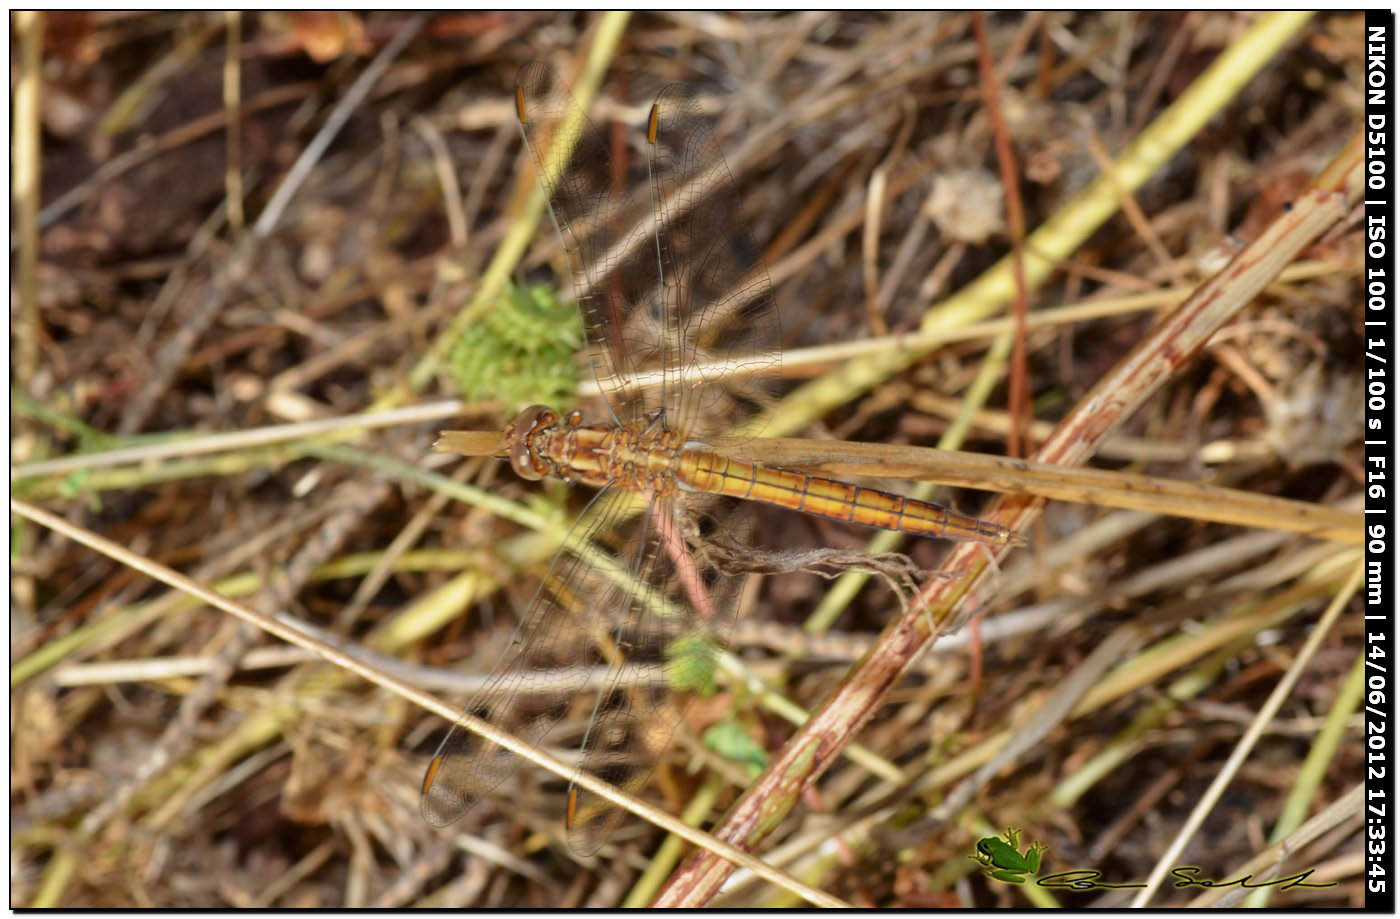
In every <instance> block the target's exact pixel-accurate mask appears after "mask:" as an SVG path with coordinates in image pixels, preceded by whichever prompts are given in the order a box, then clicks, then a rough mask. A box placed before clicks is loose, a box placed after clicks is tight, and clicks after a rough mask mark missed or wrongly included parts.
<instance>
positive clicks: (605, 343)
mask: <svg viewBox="0 0 1400 919" xmlns="http://www.w3.org/2000/svg"><path fill="white" fill-rule="evenodd" d="M515 103H516V115H517V117H518V118H519V121H520V130H521V133H522V134H524V136H525V143H526V145H527V146H528V147H529V148H530V152H531V154H532V155H533V157H534V160H535V166H536V169H537V170H538V175H539V179H540V184H541V185H542V186H543V187H544V188H545V191H546V192H547V193H548V196H549V209H550V213H551V215H552V216H553V219H554V224H555V227H556V228H557V229H558V231H559V237H560V239H561V240H562V242H563V245H564V251H565V252H566V253H567V254H568V261H569V273H570V275H571V280H572V283H573V288H574V297H575V299H576V300H577V301H578V305H579V310H580V311H581V312H582V314H583V322H584V328H585V330H586V333H587V336H588V340H589V346H590V356H591V358H592V362H593V372H594V376H595V377H596V378H597V380H598V384H599V388H600V389H602V391H603V392H604V394H605V395H607V396H608V399H609V402H610V404H611V405H612V409H613V414H614V415H616V417H617V419H618V420H619V421H620V422H623V423H629V422H633V421H639V420H641V419H643V418H645V417H648V416H650V415H652V414H654V413H655V411H656V409H657V408H659V407H660V403H659V401H658V398H659V396H658V394H657V393H656V391H655V390H652V391H650V393H649V394H648V393H646V392H639V391H638V390H637V389H636V387H635V386H634V383H635V382H636V379H637V376H638V373H639V372H640V371H641V370H643V369H645V368H646V367H647V365H648V363H649V360H650V356H651V355H652V354H654V353H655V351H656V335H655V322H654V320H653V319H652V317H653V312H654V311H653V310H652V308H651V305H652V304H654V303H657V302H658V300H659V297H658V286H659V281H658V275H657V269H656V247H655V244H654V242H652V237H651V229H650V226H649V224H650V221H649V220H648V219H646V217H647V206H648V202H646V201H644V200H641V199H638V200H637V201H635V202H633V203H632V206H630V207H629V204H628V201H627V198H626V195H624V194H623V192H622V190H621V188H622V187H624V186H625V185H626V184H627V183H626V176H625V175H624V174H622V173H620V172H614V165H615V164H614V160H613V157H612V156H611V155H610V154H609V150H608V143H607V140H606V139H605V138H604V136H603V135H602V134H601V133H600V132H599V131H598V129H597V128H595V127H594V126H593V124H592V123H591V122H590V121H589V120H588V118H587V117H586V116H585V115H584V114H583V112H582V111H580V110H579V108H578V106H577V105H576V104H575V103H574V101H573V98H572V97H571V96H570V95H569V92H568V90H567V89H566V88H565V87H564V85H563V83H562V81H561V80H560V79H559V77H558V75H557V74H556V73H555V72H554V70H553V69H551V68H550V67H549V66H548V65H546V64H543V63H539V62H534V63H530V64H526V65H525V66H524V67H522V68H521V69H520V72H519V74H518V76H517V77H516V83H515ZM562 151H568V154H567V158H566V159H564V158H563V157H562V155H561V153H562ZM551 157H554V158H555V162H551V159H550V158H551ZM561 159H562V162H559V160H561ZM619 390H625V391H626V392H627V393H628V395H626V396H622V395H620V394H619Z"/></svg>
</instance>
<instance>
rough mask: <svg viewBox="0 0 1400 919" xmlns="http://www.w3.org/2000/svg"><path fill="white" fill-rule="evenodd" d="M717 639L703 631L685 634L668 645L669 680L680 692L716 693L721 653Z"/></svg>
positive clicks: (667, 665) (667, 671)
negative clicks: (712, 639) (716, 674)
mask: <svg viewBox="0 0 1400 919" xmlns="http://www.w3.org/2000/svg"><path fill="white" fill-rule="evenodd" d="M717 650H718V649H716V648H715V645H714V643H713V642H711V641H710V640H709V639H708V638H706V637H705V636H703V635H696V634H690V635H682V636H681V637H680V638H676V639H673V640H672V641H671V642H670V643H668V644H667V645H666V648H665V650H664V651H663V652H662V654H663V655H664V656H665V658H666V681H667V682H668V683H670V684H671V688H672V689H675V690H676V691H678V692H698V693H699V694H700V695H702V696H713V695H714V694H715V692H716V690H718V689H719V686H718V685H717V684H716V683H715V670H716V669H717V668H718V666H719V656H718V653H717Z"/></svg>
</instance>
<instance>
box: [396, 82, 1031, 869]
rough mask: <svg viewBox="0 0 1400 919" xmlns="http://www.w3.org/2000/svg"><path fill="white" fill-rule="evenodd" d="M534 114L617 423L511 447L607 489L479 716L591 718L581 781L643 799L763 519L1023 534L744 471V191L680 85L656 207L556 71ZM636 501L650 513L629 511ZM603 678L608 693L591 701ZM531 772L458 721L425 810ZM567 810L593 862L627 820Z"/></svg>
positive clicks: (535, 731)
mask: <svg viewBox="0 0 1400 919" xmlns="http://www.w3.org/2000/svg"><path fill="white" fill-rule="evenodd" d="M515 107H516V115H517V117H518V120H519V125H520V130H521V133H522V134H523V136H524V140H525V144H526V146H527V147H528V148H529V150H530V152H531V154H532V155H533V158H534V161H535V165H536V169H537V174H538V177H539V179H540V182H541V184H542V186H543V187H544V190H545V192H546V194H547V196H548V200H549V210H550V213H551V215H552V217H553V221H554V223H555V226H556V229H557V230H558V233H559V236H560V238H561V240H562V242H563V248H564V252H565V253H566V255H567V262H568V265H569V269H570V274H571V276H572V283H573V289H574V295H575V298H576V300H577V302H578V306H579V309H580V311H581V313H582V316H583V320H584V327H585V332H586V337H587V339H588V343H589V348H590V355H591V359H592V365H593V372H594V375H595V376H596V378H597V379H598V381H599V387H600V390H601V391H603V392H604V394H605V396H606V398H607V402H608V407H609V410H610V413H611V416H612V417H611V419H609V420H608V421H606V422H603V423H595V424H585V423H584V420H583V414H582V412H580V411H577V410H576V411H570V412H567V413H562V414H561V413H560V412H557V411H555V410H553V409H551V408H547V407H544V406H539V405H535V406H531V407H529V408H526V409H525V410H524V411H522V412H520V413H519V414H518V415H517V416H516V417H515V418H514V420H513V421H511V423H510V424H509V426H508V427H507V428H506V429H505V432H504V434H503V435H497V436H495V437H494V438H493V440H492V442H493V443H497V444H499V445H500V446H498V447H497V449H496V450H495V451H494V452H495V454H496V455H497V456H499V457H501V458H503V459H506V460H508V461H509V463H510V466H511V468H512V469H513V470H514V471H515V473H516V474H517V475H519V476H520V477H521V478H523V479H527V480H538V479H542V478H546V477H554V478H558V479H563V480H564V481H567V482H574V483H579V484H582V485H588V486H592V487H594V488H597V489H598V490H599V491H598V493H597V495H596V496H595V497H594V498H593V499H592V501H591V502H590V504H589V505H588V506H587V507H586V508H585V510H584V512H583V513H581V514H580V515H579V517H578V520H577V522H576V523H575V524H574V526H573V530H572V531H571V533H570V535H569V537H568V538H567V539H566V541H565V545H564V547H563V548H561V549H560V550H559V552H558V554H557V555H556V556H555V558H554V560H553V561H552V562H551V563H550V567H549V569H548V572H547V574H546V575H545V578H544V580H543V582H542V583H541V585H540V587H539V589H538V592H537V593H536V594H535V597H534V599H533V600H532V601H531V603H530V605H529V606H528V607H527V609H526V612H525V614H524V616H523V618H522V620H521V622H520V624H519V626H518V627H517V630H516V633H515V636H514V638H513V640H512V642H511V644H510V646H509V647H508V649H507V651H506V653H505V654H504V655H503V656H502V658H501V659H500V661H499V663H498V664H497V665H496V667H495V669H494V670H493V672H492V673H491V674H490V676H488V677H487V679H486V682H485V683H484V684H483V686H482V688H481V689H480V690H479V692H478V693H477V695H476V696H475V697H474V698H473V699H472V700H471V701H470V702H468V704H467V712H468V713H470V714H474V715H477V716H479V717H482V718H484V719H486V720H488V721H491V722H492V723H494V724H496V725H497V726H499V727H506V728H509V729H510V730H511V731H512V732H513V733H515V734H516V735H517V736H519V737H522V738H523V739H527V740H528V741H530V742H531V743H532V744H535V745H539V746H545V745H556V744H562V743H564V742H565V739H566V735H567V734H568V731H569V730H570V729H569V727H568V726H569V725H577V724H579V723H580V721H581V720H582V718H583V717H584V716H586V717H587V720H586V722H584V723H586V724H587V727H586V728H584V731H583V736H582V738H581V739H576V740H575V742H576V743H577V744H578V747H579V751H580V752H579V759H578V764H577V767H576V768H578V769H579V770H581V771H585V772H589V773H592V774H593V775H595V776H597V777H600V778H602V779H604V780H606V781H608V782H609V783H611V784H612V785H614V786H616V787H620V788H622V789H624V790H626V791H629V792H631V793H634V794H636V793H639V792H640V791H641V790H642V789H643V788H644V787H645V786H646V784H647V783H648V781H649V779H650V776H651V775H652V773H653V771H654V767H655V764H656V763H657V762H658V760H659V759H660V758H661V756H662V754H663V753H664V751H665V750H666V748H667V745H668V744H669V742H670V740H671V736H672V734H673V732H674V730H675V728H676V726H677V724H678V722H679V721H680V718H681V710H680V707H678V706H677V705H675V704H673V703H672V702H671V696H673V695H675V694H676V693H675V691H674V690H673V689H672V688H671V687H670V686H669V685H668V684H670V683H673V682H676V680H675V679H674V674H675V673H676V672H677V666H678V665H677V660H678V659H680V660H684V658H685V655H686V654H694V653H696V650H695V649H700V650H699V652H698V653H700V654H701V655H702V656H703V655H706V654H708V655H711V656H713V655H715V654H717V653H718V651H719V649H722V648H723V647H724V646H725V640H726V636H727V634H728V631H729V629H730V627H731V625H732V622H733V616H734V608H735V605H736V604H735V600H736V596H737V589H738V587H739V585H741V584H742V581H743V580H744V578H743V577H742V576H741V574H740V572H741V571H742V570H743V567H744V563H745V562H746V561H749V562H751V561H752V560H753V558H761V557H762V556H761V554H755V555H752V556H749V557H747V558H746V556H745V553H746V551H748V550H747V547H748V545H749V536H750V535H751V533H752V529H753V527H752V519H753V515H752V508H753V507H754V505H755V504H769V505H777V506H780V507H784V508H789V509H791V510H795V511H800V512H803V513H806V514H811V515H816V516H820V517H827V518H834V519H836V520H840V521H845V522H848V523H854V524H860V525H864V526H869V527H876V528H880V529H887V530H899V531H902V532H905V533H909V534H913V535H919V536H928V537H939V538H948V539H955V540H972V541H976V542H979V543H983V544H985V545H987V546H990V547H993V548H1000V547H1003V546H1006V545H1008V544H1010V543H1011V542H1012V541H1013V538H1012V535H1011V533H1010V532H1009V531H1008V530H1007V529H1006V528H1004V527H1002V526H1000V525H998V524H995V523H992V522H989V521H984V520H980V519H978V518H977V517H974V516H970V515H965V514H961V513H958V512H956V511H953V510H951V509H949V508H946V507H942V506H939V505H936V504H931V503H926V502H923V501H917V500H914V499H911V498H906V497H903V496H900V495H897V494H891V493H888V492H884V491H880V490H877V489H874V488H869V487H865V486H862V485H857V484H853V483H848V482H842V481H838V480H835V479H828V478H822V477H818V476H813V475H808V474H805V473H803V472H800V471H797V470H793V469H786V468H782V467H778V466H770V465H767V464H765V463H762V462H757V461H753V460H746V459H739V458H736V457H735V456H733V455H731V453H732V451H733V448H734V446H735V445H736V444H738V443H740V441H739V440H738V439H736V438H735V437H734V436H732V435H726V434H725V433H724V432H725V431H727V430H731V426H732V425H733V424H734V423H735V422H736V420H741V419H743V418H745V417H747V416H752V415H754V414H756V413H757V412H759V411H760V410H761V409H762V408H763V406H764V405H765V404H766V400H767V398H768V397H767V389H766V387H765V385H764V383H763V379H764V378H765V377H771V376H772V375H773V373H774V371H776V369H777V367H778V361H779V350H778V335H779V326H778V318H777V310H776V306H775V300H774V296H773V291H772V286H771V284H770V282H769V279H768V275H767V272H766V270H765V269H764V267H763V264H762V261H761V257H760V255H759V253H758V250H757V248H756V247H755V246H754V244H753V242H752V240H751V239H750V238H749V234H748V233H747V232H746V231H745V229H744V225H743V208H742V207H741V205H740V201H741V199H740V197H739V195H738V193H737V190H736V188H735V185H734V181H733V178H732V176H731V175H730V173H729V171H728V167H727V165H726V163H725V160H724V157H723V155H722V153H721V151H720V148H719V143H718V141H717V140H716V138H715V135H714V132H713V128H712V125H711V122H710V120H709V119H708V118H707V117H705V114H704V112H703V110H702V107H701V106H700V105H699V103H698V100H697V97H696V96H694V95H692V93H691V92H690V91H689V90H688V89H687V88H686V87H684V86H682V85H671V86H667V87H666V88H664V89H662V90H661V92H660V93H659V95H658V96H657V97H656V101H655V103H654V104H653V105H652V106H651V109H650V113H649V116H648V119H647V125H646V135H645V149H646V151H647V168H648V176H649V184H650V196H649V198H650V202H649V207H648V206H647V205H646V203H645V202H643V203H642V204H641V205H640V213H639V212H638V211H639V208H638V206H637V205H636V204H634V205H633V206H632V207H631V209H629V201H628V198H627V196H625V195H624V194H623V193H622V192H621V191H620V190H619V188H618V186H619V184H620V183H619V174H618V173H615V172H614V169H613V158H612V156H611V155H610V146H611V145H610V144H609V143H608V141H607V140H606V139H605V137H604V135H603V134H602V133H601V132H600V131H598V129H597V128H596V127H594V126H593V125H592V124H591V123H590V122H589V121H588V119H587V118H586V117H585V116H584V114H583V113H582V112H581V111H580V110H579V109H578V106H577V105H576V103H575V102H574V101H573V100H572V97H571V96H570V95H569V93H568V90H567V89H566V88H565V87H564V85H563V82H562V81H561V80H560V78H559V77H558V75H557V74H556V73H555V72H554V71H553V70H552V69H550V68H549V67H548V66H547V65H544V64H540V63H532V64H527V65H526V66H525V67H523V68H522V69H521V71H520V72H519V74H518V76H517V80H516V90H515ZM561 145H562V146H561ZM561 150H562V151H566V152H565V153H564V154H560V153H558V152H557V151H561ZM551 151H556V152H551ZM551 157H554V160H551ZM647 383H649V384H650V385H644V384H647ZM464 433H465V432H444V438H443V442H446V441H450V439H451V436H452V435H453V434H464ZM748 436H750V437H751V436H753V435H752V434H750V435H748ZM443 442H440V445H441V444H442V443H443ZM726 448H727V449H728V451H730V452H726ZM626 493H631V494H634V495H638V496H640V497H641V499H642V500H644V501H645V503H646V511H645V512H644V513H634V511H633V510H632V509H631V508H632V502H628V501H625V500H615V498H616V496H618V495H619V494H626ZM602 546H606V547H607V549H598V548H596V547H602ZM579 547H595V548H592V549H588V548H584V549H581V548H579ZM753 551H754V552H755V553H756V550H753ZM600 553H601V555H602V558H601V561H600ZM678 649H679V650H678ZM687 649H688V650H687ZM599 671H602V672H604V673H606V676H605V677H604V678H603V681H602V686H601V689H598V688H597V686H596V685H594V686H592V687H591V690H590V684H589V674H590V672H592V673H596V672H599ZM590 705H591V711H589V710H588V708H589V706H590ZM572 730H573V731H574V734H575V735H577V728H576V727H575V728H573V729H572ZM521 765H522V764H521V763H520V761H519V760H518V759H517V758H516V757H514V756H513V754H510V753H509V752H507V751H506V750H504V749H502V748H501V747H500V746H499V745H497V744H495V743H492V742H490V741H487V740H484V739H481V738H478V737H476V736H475V735H473V734H472V733H471V732H469V731H467V730H466V729H465V728H464V727H462V726H461V725H460V724H459V725H456V726H454V727H453V728H452V729H451V731H450V732H449V734H448V735H447V737H446V738H445V739H444V740H443V741H442V744H441V746H440V747H439V749H438V751H437V753H436V755H434V757H433V758H432V760H431V761H430V763H429V765H428V768H427V772H426V774H425V775H424V778H423V785H422V793H421V810H422V813H423V816H424V817H425V819H427V821H428V822H429V823H431V824H433V825H437V826H441V825H446V824H450V823H453V822H455V821H456V820H458V819H460V818H461V817H462V816H463V815H464V814H465V813H466V812H467V811H468V810H469V809H470V808H471V807H473V806H474V805H475V804H476V803H478V802H479V801H481V800H482V799H484V798H486V797H488V796H492V795H494V794H498V793H499V792H500V790H502V789H503V788H505V787H506V783H507V782H509V781H511V780H513V779H514V777H515V776H516V775H517V773H518V770H519V768H520V766H521ZM511 787H512V788H513V787H514V786H511ZM564 809H565V814H564V822H565V826H566V835H567V839H568V842H569V845H570V847H571V848H572V849H573V850H574V851H575V852H577V853H578V854H580V855H584V856H587V855H591V854H593V853H595V852H597V850H598V849H599V847H600V846H601V845H602V844H603V843H604V842H605V841H607V840H608V839H609V838H610V837H611V836H612V834H613V833H614V831H615V830H616V829H617V827H618V824H619V822H620V819H621V818H622V817H623V816H624V815H623V813H622V812H621V811H619V810H618V809H617V808H616V807H615V806H613V805H611V804H609V803H608V802H605V801H603V800H602V799H601V798H600V797H599V796H597V795H596V794H594V793H592V792H589V791H588V790H586V789H584V788H582V787H580V786H579V785H578V784H577V783H571V785H570V787H569V789H568V792H567V794H566V796H565V805H564Z"/></svg>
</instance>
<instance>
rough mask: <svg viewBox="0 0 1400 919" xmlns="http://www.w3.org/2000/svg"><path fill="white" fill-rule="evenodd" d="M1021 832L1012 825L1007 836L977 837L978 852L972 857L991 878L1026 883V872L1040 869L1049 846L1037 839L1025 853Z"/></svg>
mask: <svg viewBox="0 0 1400 919" xmlns="http://www.w3.org/2000/svg"><path fill="white" fill-rule="evenodd" d="M1020 847H1021V831H1020V830H1013V829H1010V828H1008V829H1007V831H1006V836H1005V838H1003V837H1001V836H983V837H982V838H981V839H979V840H977V849H976V851H975V852H974V853H973V854H972V855H970V856H968V857H969V858H971V859H973V860H974V861H976V862H977V863H978V864H980V865H981V866H982V873H983V874H985V875H986V876H987V877H989V878H995V879H996V880H998V881H1005V882H1006V883H1008V884H1024V883H1026V875H1033V874H1035V873H1036V872H1037V871H1039V870H1040V856H1041V853H1043V852H1044V851H1045V850H1046V849H1048V848H1049V846H1047V845H1045V843H1043V842H1033V843H1031V844H1030V845H1029V846H1027V847H1026V851H1024V852H1021V851H1020Z"/></svg>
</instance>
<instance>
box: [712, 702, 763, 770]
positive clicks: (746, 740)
mask: <svg viewBox="0 0 1400 919" xmlns="http://www.w3.org/2000/svg"><path fill="white" fill-rule="evenodd" d="M700 739H701V741H702V742H703V743H704V744H705V746H706V747H708V748H709V749H711V750H713V751H715V752H716V753H718V754H719V755H720V756H723V757H724V758H725V759H728V760H731V761H733V762H736V763H739V764H740V765H741V766H743V767H744V771H746V772H747V773H748V774H749V778H751V779H756V778H758V777H759V776H760V775H762V774H763V770H764V769H765V768H766V767H767V766H768V752H767V751H766V750H764V749H763V747H762V746H760V745H759V743H758V741H756V740H754V739H753V735H751V734H750V733H749V732H748V731H746V730H745V729H744V726H743V725H742V724H740V723H739V720H738V719H737V718H735V717H733V716H732V715H731V716H730V717H728V718H725V719H724V720H723V721H717V722H715V723H714V724H712V725H710V726H709V727H708V728H706V729H705V733H704V734H703V735H702V736H701V738H700Z"/></svg>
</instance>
